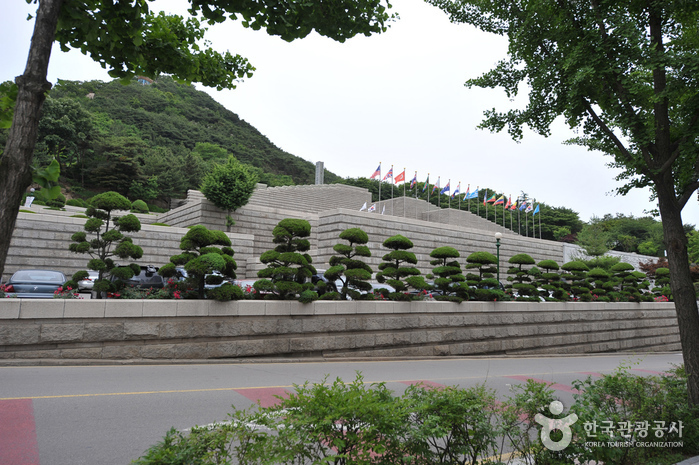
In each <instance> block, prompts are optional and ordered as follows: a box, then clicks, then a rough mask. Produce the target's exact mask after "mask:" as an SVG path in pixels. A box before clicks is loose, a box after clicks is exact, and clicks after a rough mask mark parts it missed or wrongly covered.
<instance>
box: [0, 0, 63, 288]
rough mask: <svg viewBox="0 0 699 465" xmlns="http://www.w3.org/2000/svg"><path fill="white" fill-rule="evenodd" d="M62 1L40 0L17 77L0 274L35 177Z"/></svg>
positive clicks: (3, 160) (0, 160) (2, 191)
mask: <svg viewBox="0 0 699 465" xmlns="http://www.w3.org/2000/svg"><path fill="white" fill-rule="evenodd" d="M62 3H63V0H41V1H40V2H39V9H38V11H37V16H36V23H35V24H34V33H33V35H32V42H31V45H30V47H29V56H28V58H27V66H26V68H25V70H24V74H23V75H21V76H18V77H17V78H16V79H15V82H16V83H17V87H18V92H17V103H16V106H15V113H14V118H13V120H12V126H11V127H10V132H9V134H8V137H7V143H6V144H5V151H4V152H3V154H2V156H1V157H0V199H2V202H0V276H2V273H3V272H4V269H5V260H6V259H7V252H8V250H9V248H10V239H11V238H12V231H14V229H15V223H16V222H17V214H18V213H19V206H20V202H21V201H22V195H23V194H24V191H25V190H26V189H27V187H28V186H29V185H30V184H31V181H32V172H31V162H32V157H33V156H34V146H35V145H36V137H37V130H38V127H39V117H40V116H41V106H42V105H43V103H44V100H45V98H46V95H45V94H46V92H47V91H48V90H49V89H51V84H50V83H49V82H47V81H46V73H47V71H48V66H49V58H50V57H51V46H52V44H53V41H54V37H55V35H56V25H57V23H58V14H59V12H60V10H61V5H62Z"/></svg>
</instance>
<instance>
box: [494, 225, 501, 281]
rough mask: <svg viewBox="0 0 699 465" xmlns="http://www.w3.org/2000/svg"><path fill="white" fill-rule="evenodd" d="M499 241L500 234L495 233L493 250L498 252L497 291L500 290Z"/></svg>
mask: <svg viewBox="0 0 699 465" xmlns="http://www.w3.org/2000/svg"><path fill="white" fill-rule="evenodd" d="M500 239H502V233H501V232H496V233H495V248H496V249H497V251H498V289H500Z"/></svg>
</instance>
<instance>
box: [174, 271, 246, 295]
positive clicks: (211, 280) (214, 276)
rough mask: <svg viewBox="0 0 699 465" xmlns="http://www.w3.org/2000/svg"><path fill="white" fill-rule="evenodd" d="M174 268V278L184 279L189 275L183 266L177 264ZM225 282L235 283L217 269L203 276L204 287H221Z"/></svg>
mask: <svg viewBox="0 0 699 465" xmlns="http://www.w3.org/2000/svg"><path fill="white" fill-rule="evenodd" d="M175 269H176V272H175V280H177V281H184V280H185V279H187V277H189V275H188V274H187V270H185V269H184V267H181V266H178V267H177V268H175ZM226 283H231V284H237V283H236V282H235V281H234V280H232V279H229V278H227V277H225V276H223V274H222V273H221V272H220V271H217V270H214V271H213V272H212V273H209V274H207V275H206V276H205V278H204V288H205V289H213V288H215V287H221V286H223V285H224V284H226Z"/></svg>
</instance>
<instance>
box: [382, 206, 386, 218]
mask: <svg viewBox="0 0 699 465" xmlns="http://www.w3.org/2000/svg"><path fill="white" fill-rule="evenodd" d="M384 213H386V205H385V204H384V206H383V210H381V214H382V215H383V214H384Z"/></svg>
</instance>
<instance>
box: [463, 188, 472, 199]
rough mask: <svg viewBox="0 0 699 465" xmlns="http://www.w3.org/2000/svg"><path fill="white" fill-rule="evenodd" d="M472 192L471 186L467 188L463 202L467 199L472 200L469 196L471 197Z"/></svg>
mask: <svg viewBox="0 0 699 465" xmlns="http://www.w3.org/2000/svg"><path fill="white" fill-rule="evenodd" d="M470 191H471V187H470V186H469V187H467V188H466V193H465V194H464V198H463V200H466V199H470V198H471V197H469V196H470V195H471V192H470Z"/></svg>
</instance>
